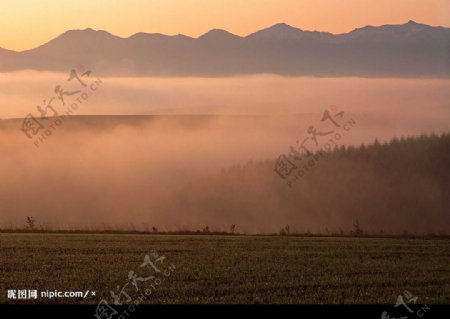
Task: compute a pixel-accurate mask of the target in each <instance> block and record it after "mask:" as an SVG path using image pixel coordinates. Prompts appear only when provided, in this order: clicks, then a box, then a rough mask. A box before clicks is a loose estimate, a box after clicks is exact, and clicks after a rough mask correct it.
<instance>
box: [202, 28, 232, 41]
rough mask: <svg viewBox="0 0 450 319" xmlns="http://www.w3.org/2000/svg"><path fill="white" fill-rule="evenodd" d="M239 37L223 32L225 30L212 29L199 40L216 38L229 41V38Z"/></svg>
mask: <svg viewBox="0 0 450 319" xmlns="http://www.w3.org/2000/svg"><path fill="white" fill-rule="evenodd" d="M236 37H238V36H237V35H235V34H233V33H230V32H228V31H227V30H223V29H212V30H209V31H208V32H206V33H205V34H203V35H202V36H200V37H199V39H213V38H214V39H215V38H219V39H227V38H236Z"/></svg>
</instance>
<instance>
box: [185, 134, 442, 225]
mask: <svg viewBox="0 0 450 319" xmlns="http://www.w3.org/2000/svg"><path fill="white" fill-rule="evenodd" d="M313 158H314V157H309V158H308V157H307V158H306V161H305V163H303V164H302V165H304V164H306V163H307V160H308V159H313ZM291 160H292V161H293V163H295V164H297V163H298V162H295V161H294V160H293V159H291ZM297 166H299V165H297ZM274 168H275V161H273V160H267V161H263V162H250V163H248V164H246V165H243V166H240V165H238V166H234V167H232V168H230V169H228V170H223V171H222V172H221V174H219V175H218V176H215V177H211V178H209V179H206V180H204V181H203V182H202V183H200V184H199V183H192V184H188V185H186V187H185V188H184V190H183V191H181V192H180V194H178V195H177V198H179V199H180V203H181V205H180V210H181V209H183V210H184V212H185V213H186V214H188V215H190V216H194V215H198V217H203V216H205V215H208V216H209V217H210V218H211V217H212V216H211V215H213V220H214V221H216V222H219V221H220V222H221V223H225V222H232V221H233V220H239V221H240V222H241V223H243V224H244V226H245V228H248V227H251V224H252V223H255V224H258V221H260V220H264V221H265V222H267V223H269V224H270V223H271V224H272V225H273V227H278V229H281V227H284V226H283V225H290V226H291V227H290V231H291V233H309V232H313V233H322V234H324V233H325V234H327V233H330V234H331V233H334V234H339V233H341V234H342V233H350V232H351V231H352V230H354V229H355V228H359V230H357V232H365V233H370V234H383V233H390V234H413V233H414V234H427V233H441V234H443V233H449V232H450V208H449V204H450V203H449V199H450V134H444V135H440V136H438V135H434V134H433V135H423V136H420V137H414V138H401V139H393V140H392V141H390V142H389V143H385V144H380V143H379V142H378V141H375V143H373V144H372V145H369V146H365V145H362V146H360V147H344V146H341V147H336V148H335V149H334V150H333V151H330V152H326V153H323V154H322V155H321V156H316V160H314V164H313V166H312V167H308V168H309V170H305V173H304V175H303V176H302V177H298V178H297V179H296V180H295V178H294V179H293V178H292V177H291V176H292V175H294V173H291V175H290V176H288V177H287V178H286V179H282V178H281V177H280V176H279V175H278V174H277V173H275V171H274ZM288 183H290V184H291V187H289V186H288ZM355 223H356V227H355ZM272 229H273V228H272ZM259 230H260V229H259ZM257 231H258V229H257Z"/></svg>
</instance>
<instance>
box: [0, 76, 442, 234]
mask: <svg viewBox="0 0 450 319" xmlns="http://www.w3.org/2000/svg"><path fill="white" fill-rule="evenodd" d="M32 75H33V76H31V77H30V74H29V73H26V72H18V73H11V74H1V76H0V84H1V86H0V98H1V101H2V102H3V107H2V109H1V112H0V118H3V119H5V118H14V117H25V116H26V115H27V114H28V113H30V112H31V113H36V105H37V104H39V103H40V102H42V100H43V99H45V98H49V97H50V96H51V93H52V92H53V89H54V85H57V84H63V83H64V81H65V80H66V78H67V76H65V75H61V74H42V73H33V74H32ZM102 81H103V84H102V86H101V87H100V89H99V90H98V91H96V92H95V94H93V95H92V96H91V97H89V100H87V101H86V103H84V104H83V105H81V106H80V107H79V108H78V109H77V110H76V112H75V115H77V116H73V117H70V118H67V119H66V120H65V121H64V122H63V124H62V125H61V126H58V128H57V129H56V130H54V131H52V133H51V135H49V136H46V138H45V139H42V140H41V141H40V142H39V143H37V146H36V144H35V143H33V142H34V141H35V140H32V139H29V138H28V137H26V136H25V134H24V133H23V132H21V131H20V128H21V125H22V121H21V120H0V154H1V155H2V156H1V157H0V177H1V179H2V183H1V184H0V226H1V227H7V228H15V227H19V228H20V227H23V226H24V224H25V218H26V216H34V217H35V219H36V222H37V224H38V225H40V226H43V227H51V228H63V229H78V228H96V229H108V228H123V229H132V228H136V229H147V228H151V227H152V226H156V227H158V229H160V230H175V229H198V228H203V227H204V226H206V225H208V226H209V227H210V228H211V229H212V230H227V229H228V228H229V226H230V224H236V225H237V226H238V230H239V231H245V232H272V231H278V230H279V228H280V227H281V226H284V225H286V224H290V225H291V226H292V227H295V228H296V229H298V230H300V231H304V230H306V229H310V230H312V231H322V230H323V229H325V228H329V229H337V228H345V227H346V225H348V227H351V226H352V223H353V222H354V220H355V218H357V217H358V216H355V214H354V212H353V211H352V213H351V214H350V215H349V216H346V215H345V214H344V213H342V216H336V215H333V218H332V219H329V220H326V219H325V220H324V219H322V218H321V219H318V218H317V216H314V215H313V214H311V213H309V212H307V211H304V210H303V211H300V210H299V211H298V212H296V213H295V214H294V213H293V210H292V209H287V208H286V202H285V201H284V199H283V196H280V195H279V194H280V193H279V192H270V189H271V188H272V185H270V183H272V182H274V183H275V184H276V185H275V184H274V185H273V188H274V189H275V188H278V189H279V187H280V183H281V184H282V186H283V187H285V188H286V193H291V194H292V192H295V185H294V186H293V187H292V188H290V187H288V186H287V185H286V184H285V183H284V182H283V181H282V180H280V178H279V176H277V174H276V173H275V172H274V171H273V165H266V168H265V170H269V171H270V172H269V173H268V174H271V175H270V176H273V177H274V179H273V180H271V179H268V178H261V177H260V176H261V173H260V171H258V173H257V174H256V173H255V174H252V173H245V172H242V174H233V175H232V176H233V177H232V178H233V182H230V180H229V179H228V180H226V183H225V181H224V183H225V184H224V185H226V187H225V186H223V185H222V186H220V185H218V183H221V182H220V181H223V180H224V179H221V177H220V176H221V174H224V172H226V171H227V170H228V169H229V168H230V167H233V166H234V167H236V165H245V164H246V163H249V162H250V161H264V160H266V159H270V160H275V159H277V158H278V156H280V155H281V154H283V153H284V154H287V153H288V152H289V149H290V146H292V145H296V141H297V140H303V139H304V138H307V137H308V136H310V135H309V134H308V133H307V129H308V127H309V126H311V125H313V126H316V127H317V128H319V131H322V132H323V131H325V130H332V129H334V127H333V126H326V125H325V124H326V123H324V122H320V120H321V118H322V116H323V112H324V110H330V106H331V105H334V107H332V108H331V109H334V110H337V111H344V112H345V116H344V119H345V120H346V121H348V120H350V119H352V120H354V122H355V123H356V125H355V126H354V127H353V128H352V130H351V131H349V132H348V133H347V134H346V135H345V136H343V137H342V139H341V140H340V141H339V145H360V144H361V143H372V142H373V141H374V139H375V138H378V139H379V140H380V141H381V142H383V141H387V140H390V139H391V138H392V137H394V136H407V135H418V134H421V133H428V132H436V133H442V132H447V131H449V128H450V126H449V123H450V105H449V102H448V101H450V90H448V88H449V83H450V82H449V81H447V80H432V79H429V80H426V79H421V80H411V79H410V80H398V79H356V78H351V79H318V78H282V77H275V76H259V77H257V76H254V77H242V78H227V79H200V78H177V79H171V78H160V79H149V78H142V79H140V78H133V79H123V78H122V79H119V78H104V79H102ZM46 93H49V94H47V95H46ZM110 114H120V115H155V114H157V115H158V116H141V117H135V116H128V117H127V116H109V117H95V116H89V117H88V116H78V115H110ZM36 117H37V115H36ZM344 119H342V120H343V121H344ZM340 120H341V119H340ZM42 132H43V131H41V132H40V133H39V135H38V136H40V135H41V133H42ZM320 169H321V167H320V165H317V167H315V170H320ZM264 174H265V173H264ZM330 174H331V176H333V174H334V173H333V172H330ZM367 174H373V172H367ZM227 176H228V175H227ZM230 176H231V175H230ZM337 176H338V175H336V178H338V177H337ZM228 178H231V177H228ZM225 179H226V178H225ZM327 182H328V183H329V181H327ZM397 182H398V188H399V189H401V188H402V187H404V186H405V185H407V184H408V183H409V181H408V180H405V179H404V177H403V176H402V177H401V178H399V179H398V181H397ZM234 184H235V185H239V186H236V188H233V185H234ZM242 185H245V187H242ZM424 185H425V186H426V185H429V184H427V183H424ZM336 187H345V186H342V185H340V184H339V186H336ZM374 187H375V186H374ZM427 187H428V186H426V187H425V189H424V191H425V192H427V191H430V190H429V189H427ZM300 188H301V189H302V192H306V194H308V193H307V188H304V186H302V187H300ZM215 191H216V192H215ZM366 191H367V192H368V193H370V192H376V191H377V190H375V189H371V188H370V187H368V188H367V190H366ZM434 191H436V190H434ZM302 196H303V195H302ZM305 196H306V195H305ZM228 198H233V200H232V201H228ZM319 198H320V200H323V201H324V205H328V204H325V203H326V202H327V201H328V200H331V199H329V198H327V193H323V194H320V196H318V194H312V193H311V195H310V200H312V199H314V200H316V199H317V200H318V199H319ZM333 200H338V199H336V198H334V199H333ZM345 200H346V202H347V203H348V202H349V200H348V199H345ZM358 200H360V199H357V198H355V202H357V201H358ZM233 205H239V207H233ZM311 205H312V204H311ZM313 206H314V205H313ZM305 207H306V206H305ZM327 207H330V206H329V205H328V206H327ZM422 209H423V210H424V211H426V210H427V209H428V208H427V207H423V208H422ZM430 209H432V207H430ZM236 212H239V214H237V213H236ZM379 214H380V216H384V215H386V214H387V215H389V214H395V210H392V209H391V210H389V209H387V208H386V209H384V210H380V212H379ZM380 220H385V221H387V223H388V224H386V225H385V227H384V229H385V230H390V231H392V232H400V231H403V230H405V229H408V228H407V226H404V224H402V223H405V222H406V223H408V222H407V221H403V220H401V219H395V218H393V219H392V218H380ZM392 221H394V222H396V223H398V225H392ZM362 222H364V220H363V221H362ZM407 225H408V224H407ZM411 225H412V227H413V228H410V229H408V230H410V231H415V232H425V231H448V230H449V229H448V228H447V227H448V225H444V226H442V225H440V226H439V225H438V224H426V227H421V226H420V224H419V223H417V222H414V224H411ZM411 225H409V226H411ZM366 226H368V229H369V230H371V229H370V227H369V226H370V225H366ZM397 226H398V227H397ZM441 226H442V227H441ZM382 227H383V225H377V228H376V230H378V229H380V228H382ZM373 230H375V229H373Z"/></svg>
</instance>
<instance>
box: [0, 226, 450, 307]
mask: <svg viewBox="0 0 450 319" xmlns="http://www.w3.org/2000/svg"><path fill="white" fill-rule="evenodd" d="M0 256H1V259H0V278H1V279H0V289H1V294H0V303H5V302H6V303H11V302H12V303H88V304H97V303H99V302H100V301H101V300H102V299H105V300H106V301H107V302H108V303H109V304H113V303H114V299H113V297H112V295H111V294H110V292H111V291H114V292H118V291H119V290H120V289H122V288H124V290H123V291H126V294H123V295H122V297H121V300H120V301H121V302H127V299H128V296H129V297H130V298H131V299H132V300H133V301H131V302H134V301H135V300H136V299H137V298H138V297H139V296H145V298H144V299H141V302H143V303H151V304H153V303H158V304H160V303H162V304H179V303H190V304H209V303H214V304H216V303H232V304H235V303H295V304H322V303H323V304H328V303H329V304H343V303H346V304H347V303H349V304H374V303H383V304H391V305H393V304H395V302H396V300H397V297H398V296H399V295H401V294H402V293H403V292H404V291H408V292H410V293H411V294H412V295H414V296H417V297H418V301H417V302H418V304H419V303H420V304H433V303H449V302H450V266H449V265H450V240H448V239H441V240H438V239H433V240H427V239H402V238H351V237H342V238H335V237H294V236H215V235H183V236H181V235H153V234H152V235H150V234H147V235H144V234H134V235H126V234H37V233H29V234H27V233H22V234H20V233H3V234H0ZM145 256H149V259H147V260H146V261H147V263H145V262H144V261H145ZM142 265H143V266H142ZM141 266H142V267H141ZM150 266H151V267H150ZM130 271H133V272H132V273H131V276H130ZM158 271H159V272H158ZM151 276H153V277H152V279H150V277H151ZM133 278H134V279H135V280H134V284H135V285H134V284H133ZM155 278H156V279H157V278H159V279H160V280H161V281H160V282H159V281H158V282H157V283H158V284H154V283H152V282H156V281H154V280H155ZM118 287H120V289H118ZM153 287H154V289H153ZM24 289H26V290H31V289H36V290H38V298H37V299H29V300H18V299H17V300H13V299H7V291H8V290H24ZM47 290H48V291H54V290H58V291H62V292H67V291H83V292H86V291H89V293H88V294H87V296H86V298H83V297H79V298H51V299H50V298H45V297H42V296H41V292H43V291H44V292H45V291H47ZM92 291H94V292H95V296H92ZM146 291H147V292H149V293H148V294H147V295H145V292H146Z"/></svg>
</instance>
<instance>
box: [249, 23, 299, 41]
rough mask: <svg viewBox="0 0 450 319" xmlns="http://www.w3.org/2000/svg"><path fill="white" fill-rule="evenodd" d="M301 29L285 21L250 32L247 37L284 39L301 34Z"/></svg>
mask: <svg viewBox="0 0 450 319" xmlns="http://www.w3.org/2000/svg"><path fill="white" fill-rule="evenodd" d="M302 33H303V31H302V30H301V29H299V28H295V27H293V26H290V25H289V24H286V23H277V24H274V25H273V26H271V27H268V28H266V29H263V30H260V31H257V32H255V33H252V34H250V35H249V36H248V37H249V38H261V39H286V38H294V37H297V36H299V35H301V34H302Z"/></svg>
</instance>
